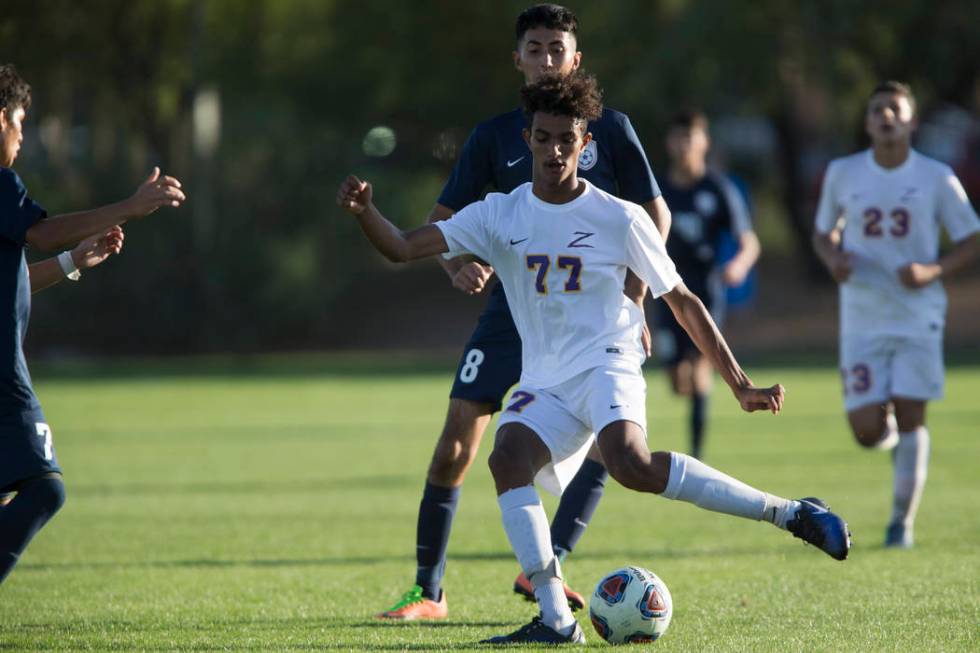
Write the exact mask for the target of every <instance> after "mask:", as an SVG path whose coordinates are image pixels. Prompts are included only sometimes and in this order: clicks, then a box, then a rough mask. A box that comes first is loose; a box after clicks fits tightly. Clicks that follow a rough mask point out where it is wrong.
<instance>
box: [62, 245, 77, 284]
mask: <svg viewBox="0 0 980 653" xmlns="http://www.w3.org/2000/svg"><path fill="white" fill-rule="evenodd" d="M58 265H60V266H61V271H62V272H64V273H65V276H66V277H68V278H69V279H70V280H72V281H78V280H79V279H81V278H82V273H81V272H79V271H78V268H77V267H76V266H75V261H74V260H73V259H72V257H71V252H62V253H61V254H58Z"/></svg>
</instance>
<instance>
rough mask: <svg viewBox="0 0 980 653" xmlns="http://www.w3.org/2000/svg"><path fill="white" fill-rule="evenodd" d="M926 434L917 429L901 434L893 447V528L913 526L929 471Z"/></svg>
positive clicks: (926, 432) (922, 428)
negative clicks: (895, 526) (896, 525)
mask: <svg viewBox="0 0 980 653" xmlns="http://www.w3.org/2000/svg"><path fill="white" fill-rule="evenodd" d="M929 446H930V438H929V431H928V430H926V427H925V426H920V427H919V428H917V429H915V430H914V431H907V432H903V433H900V434H899V436H898V446H896V447H895V484H894V500H893V503H892V519H891V523H892V524H902V525H904V526H905V527H909V526H911V525H912V522H913V521H914V520H915V513H916V511H918V509H919V501H920V500H921V499H922V490H923V489H924V488H925V485H926V476H927V474H928V471H929Z"/></svg>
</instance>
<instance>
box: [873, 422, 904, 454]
mask: <svg viewBox="0 0 980 653" xmlns="http://www.w3.org/2000/svg"><path fill="white" fill-rule="evenodd" d="M896 445H898V421H897V420H896V419H895V414H894V413H888V414H887V415H885V430H884V431H883V432H882V434H881V439H880V440H878V443H877V444H875V445H874V447H873V448H874V449H881V450H882V451H891V450H892V449H894V448H895V446H896Z"/></svg>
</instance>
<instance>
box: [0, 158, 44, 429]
mask: <svg viewBox="0 0 980 653" xmlns="http://www.w3.org/2000/svg"><path fill="white" fill-rule="evenodd" d="M46 215H47V213H46V212H45V211H44V209H43V208H41V207H40V206H39V205H38V204H37V203H36V202H34V201H33V200H32V199H31V198H30V197H28V195H27V189H26V188H24V184H23V182H22V181H21V180H20V177H19V176H17V173H16V172H14V171H13V170H11V169H9V168H0V420H3V419H4V418H8V419H20V417H19V416H20V415H21V414H22V413H24V412H26V411H35V410H37V409H38V408H40V404H39V403H38V400H37V397H36V396H35V394H34V388H33V386H32V385H31V375H30V374H29V373H28V371H27V362H26V360H25V359H24V348H23V342H24V336H25V334H26V333H27V322H28V319H29V318H30V315H31V280H30V276H29V273H28V270H27V259H26V258H25V256H24V245H25V241H26V238H27V230H28V229H30V228H31V227H32V226H34V225H35V224H37V223H38V221H40V220H42V219H44V217H45V216H46Z"/></svg>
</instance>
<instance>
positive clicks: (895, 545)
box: [885, 523, 912, 549]
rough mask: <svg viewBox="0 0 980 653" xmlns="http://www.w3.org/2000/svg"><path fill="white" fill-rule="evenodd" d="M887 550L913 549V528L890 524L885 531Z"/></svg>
mask: <svg viewBox="0 0 980 653" xmlns="http://www.w3.org/2000/svg"><path fill="white" fill-rule="evenodd" d="M885 548H887V549H911V548H912V527H911V526H909V527H906V526H905V524H901V523H897V524H888V528H886V529H885Z"/></svg>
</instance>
